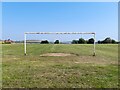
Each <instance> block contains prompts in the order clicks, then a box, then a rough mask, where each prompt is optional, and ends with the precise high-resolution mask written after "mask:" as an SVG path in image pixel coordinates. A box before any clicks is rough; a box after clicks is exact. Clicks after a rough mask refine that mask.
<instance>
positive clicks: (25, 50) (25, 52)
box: [24, 32, 96, 56]
mask: <svg viewBox="0 0 120 90" xmlns="http://www.w3.org/2000/svg"><path fill="white" fill-rule="evenodd" d="M27 34H93V38H94V44H93V45H94V47H93V56H95V55H96V52H95V32H25V33H24V55H27V43H26V36H27Z"/></svg>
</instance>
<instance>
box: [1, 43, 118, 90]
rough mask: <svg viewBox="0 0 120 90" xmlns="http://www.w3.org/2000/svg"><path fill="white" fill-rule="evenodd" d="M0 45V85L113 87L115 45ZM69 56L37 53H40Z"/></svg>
mask: <svg viewBox="0 0 120 90" xmlns="http://www.w3.org/2000/svg"><path fill="white" fill-rule="evenodd" d="M27 46H28V47H27V54H28V55H27V56H24V47H23V44H11V45H5V44H4V45H2V49H3V50H2V51H3V52H2V62H3V63H2V68H3V76H2V78H3V83H2V85H3V88H5V87H8V88H10V87H14V88H21V87H25V88H34V87H38V88H39V87H40V88H56V87H57V88H65V87H67V88H117V87H118V45H117V44H114V45H112V44H108V45H107V44H104V45H102V44H101V45H96V56H95V57H94V56H92V54H93V45H87V44H83V45H69V44H67V45H64V44H59V45H53V44H49V45H40V44H28V45H27ZM52 52H53V53H58V52H59V53H71V54H73V56H61V57H60V56H40V55H41V54H44V53H52Z"/></svg>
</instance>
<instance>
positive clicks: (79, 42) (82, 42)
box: [41, 37, 118, 44]
mask: <svg viewBox="0 0 120 90" xmlns="http://www.w3.org/2000/svg"><path fill="white" fill-rule="evenodd" d="M93 43H94V39H93V38H90V39H88V40H85V39H83V38H79V39H78V40H72V42H71V44H93ZM95 43H98V44H118V42H117V41H115V40H114V39H111V38H110V37H107V38H105V39H104V40H101V41H100V40H99V41H97V42H95ZM41 44H49V41H48V40H45V41H41ZM54 44H60V41H59V40H56V41H55V42H54Z"/></svg>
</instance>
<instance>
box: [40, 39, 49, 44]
mask: <svg viewBox="0 0 120 90" xmlns="http://www.w3.org/2000/svg"><path fill="white" fill-rule="evenodd" d="M41 44H49V42H48V41H47V40H45V41H41Z"/></svg>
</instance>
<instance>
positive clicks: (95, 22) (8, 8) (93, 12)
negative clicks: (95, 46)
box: [2, 2, 118, 40]
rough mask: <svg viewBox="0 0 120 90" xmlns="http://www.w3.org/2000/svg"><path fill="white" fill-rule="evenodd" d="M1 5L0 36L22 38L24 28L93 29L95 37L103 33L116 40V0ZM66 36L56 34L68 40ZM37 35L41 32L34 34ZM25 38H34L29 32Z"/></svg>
mask: <svg viewBox="0 0 120 90" xmlns="http://www.w3.org/2000/svg"><path fill="white" fill-rule="evenodd" d="M2 5H3V6H2V24H3V31H2V38H3V39H8V38H10V39H12V40H23V39H24V32H96V40H103V39H104V38H106V37H111V38H113V39H116V40H118V3H117V2H101V3H100V2H79V3H77V2H76V3H75V2H70V3H69V2H59V3H57V2H56V3H55V2H45V3H44V2H31V3H30V2H16V3H15V2H6V3H5V2H4V3H2ZM68 36H69V38H74V37H75V35H68ZM68 36H62V35H59V36H58V37H60V38H63V39H64V40H68ZM37 37H39V38H40V37H41V35H39V36H38V35H36V36H34V38H37ZM46 37H47V38H56V36H54V37H51V36H50V35H48V36H46ZM58 37H57V38H58ZM79 37H81V35H77V37H75V38H79ZM82 37H83V38H84V37H85V38H91V36H87V35H82ZM29 38H30V39H34V38H33V37H32V36H31V35H30V36H29ZM41 38H42V37H41Z"/></svg>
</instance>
